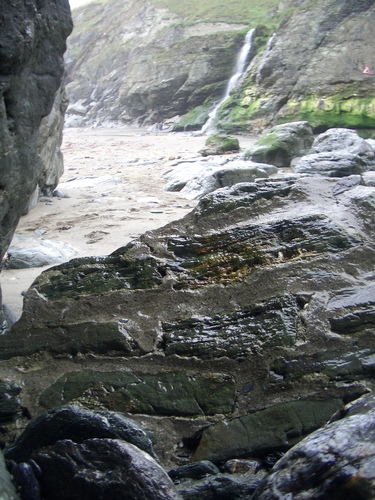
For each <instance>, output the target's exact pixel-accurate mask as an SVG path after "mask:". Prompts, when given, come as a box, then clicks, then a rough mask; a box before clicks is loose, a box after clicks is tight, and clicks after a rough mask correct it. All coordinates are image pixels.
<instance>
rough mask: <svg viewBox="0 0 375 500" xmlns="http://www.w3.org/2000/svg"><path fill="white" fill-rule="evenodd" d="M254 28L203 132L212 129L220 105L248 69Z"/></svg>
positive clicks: (249, 33)
mask: <svg viewBox="0 0 375 500" xmlns="http://www.w3.org/2000/svg"><path fill="white" fill-rule="evenodd" d="M254 31H255V30H254V29H252V30H250V31H249V32H248V33H247V34H246V37H245V43H244V45H243V47H242V49H241V51H240V53H239V54H238V58H237V63H236V68H235V70H234V74H233V76H232V77H231V78H230V80H229V82H228V84H227V87H226V89H225V94H224V97H223V98H222V99H221V100H220V101H219V102H218V103H217V104H216V106H215V107H214V108H213V110H212V111H211V113H210V114H209V115H208V120H207V122H206V123H205V124H204V125H203V127H202V132H203V133H206V132H207V131H208V130H209V129H212V128H213V127H212V124H213V122H214V121H215V118H216V115H217V113H218V111H219V108H220V106H221V105H222V104H223V103H224V102H225V101H226V100H227V99H228V97H229V96H230V93H231V92H232V90H233V89H234V88H235V86H236V85H237V82H238V80H239V79H240V78H241V76H242V75H243V73H244V71H245V69H246V62H247V58H248V55H249V52H250V50H251V44H252V41H253V35H254Z"/></svg>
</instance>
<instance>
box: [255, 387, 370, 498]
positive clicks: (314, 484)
mask: <svg viewBox="0 0 375 500" xmlns="http://www.w3.org/2000/svg"><path fill="white" fill-rule="evenodd" d="M344 414H345V417H344V418H343V419H342V420H336V421H333V422H330V423H329V424H327V425H326V426H325V427H323V428H322V429H319V430H317V431H315V432H314V433H312V434H311V435H310V436H308V437H307V438H305V439H304V440H303V441H302V442H301V443H299V444H297V445H296V446H295V447H293V448H292V449H291V450H289V452H288V453H286V454H285V455H284V457H282V458H281V459H280V460H279V461H278V462H277V464H276V465H275V466H274V468H273V469H272V471H271V472H270V474H269V475H268V476H267V477H266V478H265V479H264V481H263V482H262V484H261V485H260V486H259V488H258V489H257V490H256V492H255V494H254V495H253V497H252V498H253V499H270V500H271V499H276V498H284V497H287V496H289V495H291V496H292V497H293V498H296V499H299V498H329V497H333V498H363V499H370V498H374V495H375V467H374V460H375V446H374V442H375V440H374V438H375V436H374V433H375V419H374V397H373V396H372V395H371V396H367V397H365V398H363V400H362V401H361V402H356V403H355V404H354V405H353V408H352V409H351V408H350V406H349V408H348V409H347V410H346V411H345V412H344Z"/></svg>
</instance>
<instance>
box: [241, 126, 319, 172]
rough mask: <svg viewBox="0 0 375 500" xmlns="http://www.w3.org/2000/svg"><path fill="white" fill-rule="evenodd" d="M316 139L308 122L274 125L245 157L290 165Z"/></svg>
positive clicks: (280, 164)
mask: <svg viewBox="0 0 375 500" xmlns="http://www.w3.org/2000/svg"><path fill="white" fill-rule="evenodd" d="M313 141H314V136H313V130H312V127H311V126H310V125H309V124H308V123H307V122H292V123H285V124H283V125H277V126H276V127H272V128H271V129H270V130H269V131H268V132H266V133H265V134H264V135H262V137H261V138H260V139H258V141H257V142H256V143H255V144H254V146H253V147H252V148H251V149H249V150H248V151H246V152H245V154H244V158H245V159H247V160H252V161H254V162H258V163H269V164H271V165H275V166H277V167H289V166H290V164H291V162H292V160H293V158H295V157H299V156H303V155H305V154H306V153H308V151H309V150H310V148H311V145H312V143H313Z"/></svg>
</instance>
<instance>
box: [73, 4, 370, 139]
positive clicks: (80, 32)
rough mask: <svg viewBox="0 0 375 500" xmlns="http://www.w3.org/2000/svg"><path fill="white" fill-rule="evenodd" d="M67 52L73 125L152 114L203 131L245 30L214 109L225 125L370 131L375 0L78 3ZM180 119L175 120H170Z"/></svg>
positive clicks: (148, 119) (150, 119)
mask: <svg viewBox="0 0 375 500" xmlns="http://www.w3.org/2000/svg"><path fill="white" fill-rule="evenodd" d="M74 20H75V31H74V34H73V36H72V38H71V39H70V43H69V51H68V58H67V62H68V80H67V82H68V84H67V87H68V92H69V96H70V99H71V107H70V108H69V110H68V119H67V123H68V124H70V125H73V126H74V125H81V124H99V125H100V124H103V123H109V122H119V123H139V124H147V123H154V122H158V121H160V120H166V119H167V120H168V119H173V120H172V122H173V123H175V127H176V129H183V128H188V129H189V128H190V129H196V130H198V129H200V128H201V127H202V125H203V124H204V123H205V121H206V120H207V118H208V113H209V111H210V110H212V108H213V107H214V105H215V103H217V102H218V101H219V100H220V97H221V96H222V95H223V94H224V90H225V87H226V84H227V82H228V80H229V78H230V76H231V74H232V72H233V71H234V66H235V61H236V56H237V54H238V52H239V50H240V47H241V44H242V43H243V42H244V37H245V33H246V32H247V31H248V30H249V29H250V28H256V29H255V33H254V37H253V42H252V46H251V51H250V53H249V55H248V59H247V71H246V73H245V76H244V78H242V79H240V81H239V83H238V85H237V87H236V88H235V89H234V90H233V91H232V94H231V97H230V98H229V99H228V100H227V101H226V103H225V105H223V106H222V107H221V109H220V111H219V119H218V120H217V122H216V126H217V127H218V128H219V129H221V130H225V131H228V132H233V131H237V132H241V131H245V130H254V131H259V130H262V129H264V128H265V127H268V126H270V125H274V124H276V123H280V122H285V121H292V120H301V119H303V120H307V121H309V123H310V124H311V125H312V126H313V127H314V128H315V129H316V130H318V131H319V130H323V129H325V128H327V127H330V126H345V127H352V128H357V129H366V132H365V133H370V132H369V130H371V129H373V128H374V124H375V115H374V101H373V86H374V76H373V75H364V74H363V73H362V70H363V68H364V67H365V66H366V65H369V66H370V67H371V66H374V67H375V59H374V52H373V49H372V46H371V43H369V40H371V33H372V31H371V30H372V26H373V24H374V21H375V7H374V2H373V0H362V1H361V2H353V1H349V0H347V1H344V0H329V1H328V2H327V1H323V0H318V1H316V2H307V1H303V0H300V1H295V0H293V1H290V0H286V1H285V0H284V1H278V0H275V1H269V2H267V3H266V2H263V3H262V6H261V7H259V2H252V1H250V2H226V3H225V7H224V6H219V5H217V4H216V3H212V2H209V1H208V0H207V1H199V2H190V3H189V9H187V8H186V7H184V5H181V6H176V4H175V3H173V2H170V1H157V0H152V1H151V0H149V1H146V0H143V1H142V2H132V1H130V0H128V1H127V2H119V0H106V1H104V2H103V1H102V2H94V3H92V4H90V5H89V6H87V7H84V8H82V9H80V10H77V11H76V12H75V17H74ZM176 117H178V118H176Z"/></svg>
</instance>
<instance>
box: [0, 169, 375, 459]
mask: <svg viewBox="0 0 375 500" xmlns="http://www.w3.org/2000/svg"><path fill="white" fill-rule="evenodd" d="M357 180H358V179H357V178H355V179H354V181H355V182H353V183H352V181H353V179H350V182H349V180H348V182H342V180H341V179H331V178H327V177H316V176H314V177H313V176H305V177H301V176H300V177H289V176H288V177H287V178H285V179H284V178H268V179H264V180H258V181H257V182H254V183H240V184H236V185H234V186H231V187H228V188H221V189H219V190H216V191H215V192H213V193H211V194H209V195H206V196H205V197H204V198H203V199H202V200H201V201H200V202H199V204H198V205H197V207H196V208H195V209H194V210H192V212H191V213H190V214H188V215H187V216H185V217H184V218H183V219H181V220H179V221H174V222H173V223H171V224H169V225H167V226H165V227H164V228H160V229H158V230H155V231H151V232H148V233H146V234H144V235H142V237H141V238H139V239H138V240H136V241H133V242H131V243H129V244H128V245H126V246H124V247H120V248H119V249H117V250H116V251H115V252H113V253H112V254H111V255H109V256H107V257H100V258H99V257H91V258H80V259H74V260H72V261H70V262H68V263H65V264H62V265H60V266H57V267H55V268H54V269H53V270H49V271H47V272H44V273H42V274H41V275H40V276H39V277H38V279H37V280H36V281H35V282H34V284H33V285H32V287H31V288H30V289H29V290H28V292H27V293H26V295H25V297H24V311H23V314H22V316H21V318H20V320H19V321H17V323H16V324H15V325H13V327H12V330H11V332H9V333H6V334H4V335H1V336H0V357H1V358H2V362H1V363H0V375H1V376H2V377H3V378H5V374H6V377H7V378H8V377H9V378H11V379H14V380H17V381H22V382H24V381H25V383H24V386H23V391H22V395H21V396H22V400H23V401H25V402H27V403H26V405H27V407H28V409H29V411H30V413H31V414H40V413H42V412H43V411H44V410H45V409H46V408H50V407H51V406H53V405H56V404H61V403H63V404H64V403H67V402H70V403H73V402H76V403H79V404H82V405H89V406H90V407H91V408H95V407H96V408H98V407H99V408H103V407H104V408H116V410H117V411H120V412H126V413H132V416H133V417H132V418H134V419H135V420H137V421H139V422H140V423H142V424H146V426H147V429H149V428H151V429H152V431H153V433H154V435H155V437H156V439H155V447H156V446H157V450H158V455H159V456H162V457H163V460H165V461H166V462H168V463H171V462H174V461H178V462H179V465H180V464H181V462H184V460H185V461H186V459H189V458H190V457H191V456H192V454H195V449H196V447H197V446H198V443H197V438H196V437H195V438H194V436H197V433H201V432H202V431H204V434H206V433H208V429H206V430H204V429H205V428H206V427H207V426H209V425H211V424H213V423H215V424H216V425H217V426H218V428H217V429H219V425H222V426H223V427H222V432H221V434H220V433H219V431H218V434H217V435H218V438H217V440H218V441H219V443H222V442H224V440H225V441H226V442H228V443H229V442H230V440H231V438H230V433H229V432H228V433H226V432H225V431H226V430H229V429H232V428H233V427H232V425H233V426H235V424H234V423H235V422H236V421H237V424H238V426H237V427H236V434H235V435H236V436H237V437H236V442H234V441H232V443H231V444H230V443H229V444H228V445H226V446H225V450H224V451H223V452H222V451H221V450H219V451H218V453H217V455H218V456H221V455H223V459H226V458H230V457H231V458H232V457H233V456H235V455H236V454H237V453H238V450H239V448H240V447H241V446H242V445H243V442H244V436H243V426H241V420H240V419H243V418H245V417H246V418H247V417H249V416H251V415H254V413H256V412H258V411H259V412H261V411H262V410H264V411H265V409H267V410H268V411H269V412H271V413H272V409H274V411H275V414H276V413H277V408H278V406H279V405H287V406H288V405H289V407H290V408H293V405H294V404H296V403H300V402H301V400H302V401H312V402H315V403H317V402H323V403H325V404H327V405H328V404H329V403H330V402H332V401H336V402H337V404H338V405H341V404H342V402H345V403H346V402H348V401H351V400H353V399H355V398H356V397H358V396H360V395H362V394H364V393H365V392H367V391H369V390H373V389H374V388H375V387H374V376H373V374H374V366H375V365H374V353H375V339H374V335H373V324H372V320H371V318H372V316H371V314H370V312H369V313H368V314H369V316H368V318H369V319H368V320H367V319H366V315H363V316H362V318H361V321H360V323H359V324H358V325H356V324H355V323H353V322H352V320H353V318H351V317H350V315H352V316H353V317H355V316H356V315H357V313H361V311H362V310H363V311H365V310H368V311H370V309H371V305H372V302H371V301H368V303H367V301H366V300H365V299H363V298H361V296H359V295H358V294H357V292H359V291H360V290H362V291H364V289H368V291H367V292H366V296H369V295H371V293H370V289H371V287H372V286H373V284H374V270H373V262H374V260H373V256H374V241H375V234H374V227H375V220H374V213H375V191H374V188H373V187H371V186H366V185H364V184H363V183H361V182H357ZM345 294H346V295H345ZM356 294H357V295H356ZM349 296H350V297H351V298H350V300H351V301H352V302H350V303H349V302H348V300H349V298H348V297H349ZM336 299H337V300H338V301H339V302H340V303H342V304H344V305H343V307H341V306H340V307H334V306H335V300H336ZM339 302H338V303H339ZM341 320H343V321H344V323H343V324H345V323H346V324H348V325H349V326H350V325H354V327H353V328H352V329H351V330H350V331H349V332H348V333H346V332H344V331H343V330H342V329H340V328H337V327H336V326H335V324H334V321H336V322H337V321H341ZM83 368H84V369H83ZM13 374H14V377H13ZM177 374H180V375H179V376H177ZM15 377H17V378H15ZM26 381H27V383H26ZM142 393H143V397H141V395H142ZM146 393H147V397H145V394H146ZM35 394H37V395H38V397H37V398H34V397H31V396H32V395H35ZM198 396H199V397H198ZM221 403H223V404H221ZM305 406H306V408H307V407H308V406H307V405H305ZM302 407H303V405H302ZM314 411H315V410H314ZM314 411H311V412H310V413H311V414H314ZM330 411H332V413H333V411H336V408H334V409H333V408H331V409H330ZM133 412H134V413H133ZM327 413H328V411H327ZM291 414H293V412H292V411H291ZM294 415H295V413H294ZM325 417H326V418H327V419H328V418H329V416H328V417H327V415H325ZM278 420H279V421H280V420H281V421H283V417H282V418H278ZM284 420H285V422H286V421H287V419H286V418H285V419H284ZM232 422H233V424H232ZM299 422H300V420H299ZM304 422H305V423H304V424H303V425H302V424H301V425H302V426H301V427H298V425H299V424H298V425H297V423H298V422H296V428H294V427H293V429H294V430H295V432H294V430H293V432H291V434H289V432H288V430H287V429H286V430H285V429H284V433H285V434H286V435H287V436H286V438H285V439H281V440H280V441H281V443H280V442H277V443H276V444H275V440H272V439H270V441H269V446H270V447H275V446H276V448H277V447H278V446H279V445H280V446H282V447H283V451H286V449H287V448H288V446H290V445H292V444H294V442H295V441H294V439H299V438H302V437H303V436H304V435H305V433H306V432H308V431H309V429H312V426H310V425H308V423H307V424H306V420H304ZM226 424H231V425H230V426H229V425H226ZM293 425H294V424H293ZM316 425H319V424H316ZM213 427H215V426H211V427H210V428H213ZM260 427H262V426H261V425H260ZM237 431H238V432H237ZM280 435H283V434H280ZM238 436H239V437H238ZM270 436H271V437H272V438H274V437H275V436H274V435H272V432H271V433H270ZM202 445H203V438H202V440H201V444H199V447H201V446H202ZM262 446H263V445H260V446H259V449H261V448H262ZM249 447H250V445H249ZM246 448H247V444H246ZM155 449H156V448H155ZM251 449H252V448H251ZM159 450H160V451H161V453H160V451H159ZM200 450H202V448H200ZM228 450H229V451H230V450H231V451H230V457H229V456H227V455H225V453H228ZM269 451H270V450H269V449H267V450H265V449H264V448H263V451H262V453H268V452H269ZM196 453H197V452H196ZM199 453H201V451H200V452H199ZM215 453H216V452H215ZM259 453H260V451H259ZM212 454H214V453H212ZM195 458H196V459H198V458H199V460H200V459H211V455H203V453H202V455H201V456H198V455H196V456H195ZM215 460H216V459H215ZM168 467H169V468H171V466H169V465H168Z"/></svg>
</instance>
